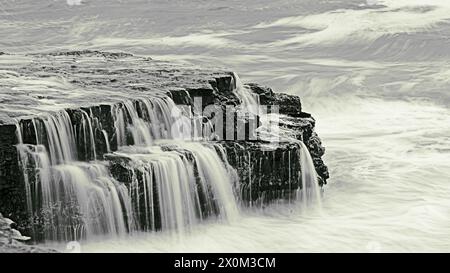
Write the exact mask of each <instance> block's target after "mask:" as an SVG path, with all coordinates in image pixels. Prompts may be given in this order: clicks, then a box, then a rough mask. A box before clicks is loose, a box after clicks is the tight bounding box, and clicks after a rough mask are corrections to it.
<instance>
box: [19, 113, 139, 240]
mask: <svg viewBox="0 0 450 273" xmlns="http://www.w3.org/2000/svg"><path fill="white" fill-rule="evenodd" d="M68 117H69V116H68V113H67V112H65V111H62V112H58V113H56V114H54V115H50V116H48V117H47V118H39V120H35V121H34V122H33V124H35V125H36V124H38V123H42V124H44V126H41V127H39V129H37V128H35V129H36V131H37V132H38V134H39V135H46V136H47V139H45V142H46V143H48V145H49V149H48V150H47V147H46V146H44V145H43V144H36V145H32V144H23V138H22V132H21V131H22V128H20V126H17V135H18V136H20V138H18V139H19V144H18V145H17V149H18V154H19V162H20V165H21V167H22V169H23V174H24V180H25V181H24V182H25V189H26V195H27V196H26V199H27V205H28V212H29V215H30V219H31V221H35V220H36V219H38V221H39V222H38V223H34V224H37V225H38V226H39V227H40V228H41V229H42V230H36V229H34V228H33V232H34V233H35V234H34V235H35V236H34V237H35V238H43V239H48V240H74V239H75V240H76V239H80V238H89V237H92V236H93V235H100V234H117V235H120V234H125V233H126V232H127V231H129V230H131V229H132V227H131V226H132V224H133V221H132V214H131V211H130V209H129V208H127V207H124V206H122V205H121V204H122V203H124V204H127V203H129V202H130V201H129V197H128V194H127V190H126V187H125V186H124V185H123V184H121V183H118V182H117V181H116V180H115V179H113V178H112V177H111V175H110V174H109V171H108V169H107V167H106V166H105V165H104V164H102V163H101V162H89V163H88V162H79V161H76V160H75V154H76V143H75V141H74V140H75V136H74V131H73V129H72V128H73V125H72V123H71V121H70V119H69V118H68ZM40 129H44V130H45V131H44V132H40V131H39V130H40ZM36 142H37V143H39V142H38V141H36ZM33 227H34V226H33Z"/></svg>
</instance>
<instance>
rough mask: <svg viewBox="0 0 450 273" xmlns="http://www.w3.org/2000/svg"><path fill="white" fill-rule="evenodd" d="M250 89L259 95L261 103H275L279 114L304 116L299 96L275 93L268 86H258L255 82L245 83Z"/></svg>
mask: <svg viewBox="0 0 450 273" xmlns="http://www.w3.org/2000/svg"><path fill="white" fill-rule="evenodd" d="M246 85H247V86H248V87H249V88H250V90H251V91H253V92H254V93H256V94H258V95H259V99H260V103H261V104H262V105H277V106H278V107H279V112H280V114H285V115H289V116H293V117H305V114H304V113H303V112H302V103H301V100H300V97H298V96H294V95H288V94H283V93H275V92H273V90H272V89H271V88H269V87H265V86H260V85H258V84H256V83H249V84H246Z"/></svg>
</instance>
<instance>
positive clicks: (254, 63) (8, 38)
mask: <svg viewBox="0 0 450 273" xmlns="http://www.w3.org/2000/svg"><path fill="white" fill-rule="evenodd" d="M449 20H450V1H446V0H428V1H427V0H379V1H376V0H367V1H365V0H280V1H271V0H261V1H249V0H248V1H244V0H228V1H219V0H173V1H168V0H159V1H152V0H130V1H125V0H103V1H100V0H95V1H94V0H82V1H80V0H42V1H33V0H27V1H25V0H3V1H1V2H0V37H1V38H0V51H3V52H8V53H30V52H49V51H56V50H61V49H96V50H108V51H124V52H130V53H134V54H138V55H145V56H151V57H152V58H155V59H163V60H171V61H174V62H182V63H185V64H186V63H187V64H192V65H198V66H203V67H219V68H226V69H229V70H232V71H235V72H237V73H238V74H239V76H240V77H241V79H242V80H243V82H258V83H261V84H264V85H268V86H270V87H272V88H273V89H274V90H275V91H280V92H287V93H290V94H296V95H299V96H301V97H302V100H303V108H304V111H307V112H311V113H312V114H313V116H314V117H315V118H316V120H317V128H316V129H317V132H318V134H319V135H320V137H321V138H322V141H323V143H324V146H325V147H326V155H325V158H324V159H325V163H326V164H327V165H328V167H329V169H330V176H331V178H330V179H329V181H328V185H326V186H325V187H324V190H323V200H322V207H321V208H318V207H308V208H301V207H300V206H299V204H296V203H291V204H274V205H272V206H269V207H266V208H252V209H248V210H246V211H243V212H242V213H241V216H240V219H239V220H238V221H236V222H232V223H222V222H218V221H215V220H211V221H210V222H208V223H205V224H203V225H200V226H198V227H197V228H196V229H194V230H192V231H191V232H188V233H187V234H185V235H183V236H174V235H173V234H171V233H165V232H162V233H147V234H136V235H134V236H132V237H125V238H119V239H117V238H116V239H102V238H99V240H94V241H89V242H84V243H82V244H81V246H80V247H81V251H89V252H90V251H94V252H95V251H111V252H128V251H132V252H167V251H171V252H180V251H181V252H197V251H210V252H224V251H226V252H269V251H275V252H303V251H308V252H309V251H312V252H329V251H338V252H354V251H364V252H394V251H395V252H396V251H401V252H409V251H445V252H448V251H450V21H449ZM58 247H59V248H61V249H64V248H65V247H66V246H62V245H60V246H58ZM69 249H70V247H69Z"/></svg>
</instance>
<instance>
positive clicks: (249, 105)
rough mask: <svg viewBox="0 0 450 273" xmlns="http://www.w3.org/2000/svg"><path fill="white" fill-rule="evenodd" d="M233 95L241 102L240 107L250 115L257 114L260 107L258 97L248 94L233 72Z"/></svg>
mask: <svg viewBox="0 0 450 273" xmlns="http://www.w3.org/2000/svg"><path fill="white" fill-rule="evenodd" d="M232 79H233V81H234V86H235V88H234V93H235V94H236V96H237V97H238V98H239V99H240V100H241V101H242V106H243V107H244V109H245V110H247V111H248V112H250V113H255V114H256V113H258V110H259V109H258V107H259V105H260V102H259V95H258V94H255V93H252V92H250V91H249V90H248V89H247V88H246V87H245V86H244V85H243V84H242V81H241V79H240V78H239V76H238V75H237V74H236V73H234V72H233V78H232Z"/></svg>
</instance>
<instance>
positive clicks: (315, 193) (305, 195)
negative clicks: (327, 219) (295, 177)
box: [297, 141, 321, 207]
mask: <svg viewBox="0 0 450 273" xmlns="http://www.w3.org/2000/svg"><path fill="white" fill-rule="evenodd" d="M298 145H299V146H300V150H299V153H300V167H301V173H302V179H301V182H302V189H301V190H300V189H299V190H298V192H297V196H298V199H299V200H300V201H301V202H302V204H304V205H307V204H311V203H313V204H314V205H316V206H318V207H320V206H321V196H320V195H321V193H320V186H319V182H318V180H317V172H316V168H315V167H314V162H313V160H312V158H311V154H310V153H309V150H308V148H307V147H306V145H305V143H303V142H302V141H298Z"/></svg>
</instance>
